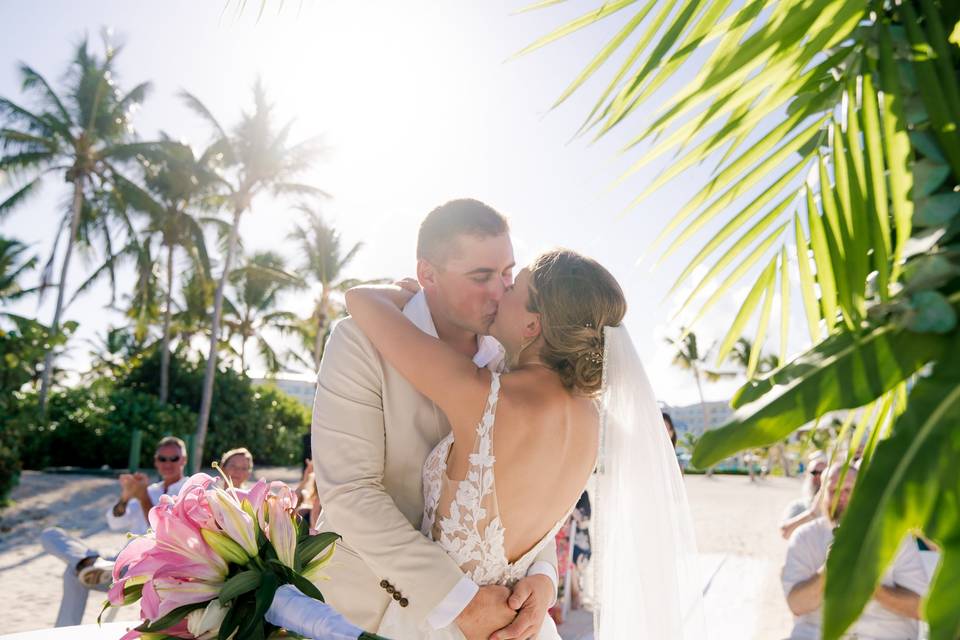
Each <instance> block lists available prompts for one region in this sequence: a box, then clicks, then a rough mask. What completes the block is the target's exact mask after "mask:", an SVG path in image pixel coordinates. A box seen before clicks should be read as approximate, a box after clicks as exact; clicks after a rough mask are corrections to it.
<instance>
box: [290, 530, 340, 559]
mask: <svg viewBox="0 0 960 640" xmlns="http://www.w3.org/2000/svg"><path fill="white" fill-rule="evenodd" d="M340 538H341V536H340V535H339V534H336V533H333V532H332V531H324V532H323V533H318V534H317V535H315V536H310V537H309V538H308V539H307V541H306V542H304V543H302V544H298V545H297V551H296V556H297V562H298V564H299V565H300V566H301V567H304V566H306V565H307V564H309V563H310V561H311V560H313V559H314V558H316V557H317V556H318V555H319V554H320V552H321V551H323V550H324V549H326V548H327V547H329V546H330V545H331V544H333V543H334V542H336V541H337V540H340Z"/></svg>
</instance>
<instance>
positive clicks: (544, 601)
mask: <svg viewBox="0 0 960 640" xmlns="http://www.w3.org/2000/svg"><path fill="white" fill-rule="evenodd" d="M556 595H557V594H556V592H555V591H554V586H553V580H551V579H550V578H548V577H547V576H544V575H532V576H527V577H526V578H523V579H522V580H520V581H519V582H517V584H515V585H514V587H513V593H512V594H510V599H509V600H508V601H507V604H508V605H509V606H510V608H511V609H513V610H515V611H516V612H517V617H516V618H514V620H513V622H512V623H510V625H509V626H507V627H504V628H503V629H501V630H500V631H497V632H496V633H495V634H493V635H492V636H490V640H510V639H511V638H536V637H537V634H539V633H540V627H541V626H543V619H544V618H545V617H546V616H547V609H549V608H550V604H551V603H552V602H553V601H554V599H555V598H556Z"/></svg>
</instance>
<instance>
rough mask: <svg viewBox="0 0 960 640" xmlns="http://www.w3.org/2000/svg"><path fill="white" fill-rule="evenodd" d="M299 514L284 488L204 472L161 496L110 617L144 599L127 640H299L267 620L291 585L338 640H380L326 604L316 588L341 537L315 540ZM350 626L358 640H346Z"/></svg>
mask: <svg viewBox="0 0 960 640" xmlns="http://www.w3.org/2000/svg"><path fill="white" fill-rule="evenodd" d="M295 506H296V498H295V495H294V492H293V491H292V490H291V489H290V487H288V486H287V485H286V484H284V483H282V482H273V483H271V484H267V482H266V481H265V480H260V481H259V482H257V483H256V484H255V485H254V486H253V487H251V488H250V489H249V490H246V491H244V490H240V489H236V488H234V487H232V486H229V483H228V488H227V489H226V490H224V489H221V488H219V487H216V486H214V479H213V478H212V477H210V476H208V475H206V474H203V473H200V474H196V475H194V476H192V477H190V478H189V479H188V480H187V482H186V483H184V486H183V488H182V489H181V490H180V493H179V495H177V496H176V497H171V496H162V497H161V498H160V503H159V504H158V505H156V506H154V507H153V509H151V510H150V514H149V520H150V527H151V531H150V532H149V533H147V534H146V535H143V536H138V537H135V538H134V539H132V540H131V541H130V543H129V544H128V545H127V546H126V547H125V548H124V549H123V551H122V552H120V555H119V556H118V557H117V560H116V565H115V567H114V570H113V585H112V586H111V589H110V592H109V595H108V600H107V603H106V604H105V605H104V611H105V610H106V609H107V608H108V607H110V606H123V605H128V604H132V603H134V602H137V601H139V602H140V617H141V619H142V620H143V623H142V624H141V625H140V626H138V627H136V628H135V629H133V630H131V631H130V632H129V633H127V634H126V635H124V636H123V638H122V639H121V640H129V639H132V638H144V639H145V640H146V639H149V640H160V639H168V638H184V639H188V640H189V639H196V640H212V639H214V638H217V639H219V640H229V639H236V640H244V639H247V638H250V639H263V638H268V637H270V636H271V635H274V636H277V635H285V636H286V637H300V636H298V635H297V634H296V633H293V632H289V631H284V630H281V629H279V627H277V626H275V625H273V624H271V623H269V622H268V621H267V620H266V617H265V616H266V614H267V611H268V609H269V608H270V605H271V603H272V602H273V599H274V595H275V594H276V591H277V589H278V588H279V587H281V586H282V585H285V584H291V585H293V586H294V587H296V588H297V589H298V590H299V591H300V592H301V593H302V594H303V595H304V596H307V597H308V598H311V599H313V600H310V601H309V603H310V605H311V609H310V615H311V617H312V618H314V619H316V618H317V617H318V616H320V617H324V616H326V617H327V618H328V622H329V623H330V624H329V626H330V628H331V629H333V628H336V629H337V630H338V634H337V637H338V638H339V637H353V638H359V639H376V638H377V637H378V636H376V635H374V634H367V633H365V632H363V631H362V630H360V629H359V628H356V627H353V626H352V625H350V624H349V623H347V622H346V621H345V620H344V619H343V618H342V617H341V616H340V615H339V614H338V613H337V612H336V611H334V610H333V609H332V608H331V607H329V606H328V605H326V604H322V603H323V594H322V593H321V592H320V590H319V588H318V587H317V584H318V583H319V582H320V580H322V579H324V576H323V575H322V573H321V572H322V570H323V568H324V567H325V566H326V565H327V564H328V563H329V562H330V559H331V558H332V557H333V552H334V550H335V549H336V541H337V540H338V539H339V538H340V536H339V535H337V534H335V533H329V532H327V533H321V534H318V535H310V531H309V523H308V522H306V521H305V520H304V519H302V518H300V517H299V516H298V515H296V513H295V509H294V507H295ZM321 627H323V625H321ZM345 627H346V628H347V629H348V630H353V631H354V632H355V633H350V632H349V631H348V636H344V633H343V632H344V628H345ZM313 628H316V626H314V627H313ZM316 640H322V638H320V637H319V636H317V637H316Z"/></svg>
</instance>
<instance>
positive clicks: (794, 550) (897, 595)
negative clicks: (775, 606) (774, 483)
mask: <svg viewBox="0 0 960 640" xmlns="http://www.w3.org/2000/svg"><path fill="white" fill-rule="evenodd" d="M842 471H843V468H842V466H839V465H837V466H833V467H831V468H830V469H829V470H828V471H827V473H826V474H825V478H824V483H825V487H826V500H825V510H826V509H829V505H832V504H833V503H834V500H836V502H837V506H836V509H835V510H834V512H833V513H832V514H830V513H824V514H823V515H821V516H820V517H819V518H817V519H816V520H813V521H812V522H808V523H806V524H804V525H802V526H800V527H799V528H798V529H797V530H796V531H794V533H793V535H792V536H791V537H790V544H789V547H788V549H787V559H786V563H785V564H784V567H783V573H782V575H781V579H782V582H783V592H784V594H785V595H786V597H787V605H788V606H789V607H790V610H791V611H792V612H793V614H794V626H793V631H792V632H791V634H790V638H791V640H819V639H820V637H821V625H822V617H823V607H822V605H823V588H824V584H825V580H826V575H825V571H826V562H827V555H828V553H829V551H830V545H832V544H833V535H834V529H835V528H836V526H837V525H838V524H839V522H840V517H841V516H842V515H843V511H844V510H845V509H846V506H847V502H848V501H849V499H850V492H851V491H852V489H853V485H854V482H855V481H856V477H857V470H856V469H855V468H853V467H850V469H848V471H847V476H846V478H845V479H844V482H843V486H842V487H841V486H840V477H841V475H842ZM927 587H928V578H927V574H926V571H925V570H924V567H923V562H922V561H921V559H920V553H919V550H918V549H917V544H916V541H915V540H914V539H913V537H912V536H907V538H906V539H905V540H904V541H903V544H902V545H901V546H900V549H899V550H898V551H897V555H896V557H895V558H894V561H893V564H892V565H891V566H890V568H889V569H888V570H887V572H886V574H884V576H883V579H882V580H881V583H880V586H879V587H877V590H876V591H875V592H874V594H873V598H872V599H871V600H870V602H868V603H867V606H866V608H864V610H863V613H862V614H861V615H860V617H859V618H858V619H857V621H856V622H854V624H853V626H851V627H850V629H848V630H847V635H845V636H844V637H845V638H857V639H858V640H906V639H910V640H915V639H916V638H917V637H918V635H919V632H920V624H919V618H920V599H921V598H922V597H923V595H924V594H925V593H926V591H927Z"/></svg>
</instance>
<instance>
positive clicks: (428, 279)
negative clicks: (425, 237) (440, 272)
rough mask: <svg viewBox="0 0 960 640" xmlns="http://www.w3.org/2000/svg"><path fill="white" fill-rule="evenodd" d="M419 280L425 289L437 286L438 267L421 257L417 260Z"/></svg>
mask: <svg viewBox="0 0 960 640" xmlns="http://www.w3.org/2000/svg"><path fill="white" fill-rule="evenodd" d="M417 280H418V281H419V282H420V286H421V287H423V288H424V289H429V288H431V287H434V286H436V284H437V268H436V267H435V266H434V265H433V264H431V263H430V262H429V261H427V260H425V259H423V258H420V259H419V260H417Z"/></svg>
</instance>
